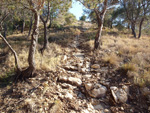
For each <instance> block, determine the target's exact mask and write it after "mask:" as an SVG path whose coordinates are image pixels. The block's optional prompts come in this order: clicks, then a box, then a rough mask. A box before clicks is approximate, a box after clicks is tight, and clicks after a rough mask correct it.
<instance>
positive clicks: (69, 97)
mask: <svg viewBox="0 0 150 113" xmlns="http://www.w3.org/2000/svg"><path fill="white" fill-rule="evenodd" d="M65 98H66V99H67V100H72V98H73V95H72V94H71V93H68V92H67V93H66V95H65Z"/></svg>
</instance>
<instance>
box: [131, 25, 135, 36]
mask: <svg viewBox="0 0 150 113" xmlns="http://www.w3.org/2000/svg"><path fill="white" fill-rule="evenodd" d="M131 29H132V34H133V36H134V38H136V32H135V24H134V23H132V25H131Z"/></svg>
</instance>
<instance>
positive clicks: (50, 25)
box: [48, 15, 53, 29]
mask: <svg viewBox="0 0 150 113" xmlns="http://www.w3.org/2000/svg"><path fill="white" fill-rule="evenodd" d="M52 21H53V20H52V17H51V15H50V23H49V26H48V29H50V28H51V27H52Z"/></svg>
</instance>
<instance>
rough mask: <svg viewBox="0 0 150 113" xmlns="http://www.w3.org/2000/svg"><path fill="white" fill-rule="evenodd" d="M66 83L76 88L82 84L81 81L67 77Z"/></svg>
mask: <svg viewBox="0 0 150 113" xmlns="http://www.w3.org/2000/svg"><path fill="white" fill-rule="evenodd" d="M68 82H70V83H71V84H75V85H76V86H80V85H81V84H82V81H81V79H79V78H75V77H69V78H68Z"/></svg>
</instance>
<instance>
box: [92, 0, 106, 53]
mask: <svg viewBox="0 0 150 113" xmlns="http://www.w3.org/2000/svg"><path fill="white" fill-rule="evenodd" d="M107 2H108V0H105V1H104V8H103V10H102V11H101V12H99V10H98V9H95V10H94V11H95V13H96V17H97V22H98V32H97V34H96V37H95V42H94V50H97V49H98V48H100V43H101V35H102V29H103V23H104V17H105V14H106V11H107Z"/></svg>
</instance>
